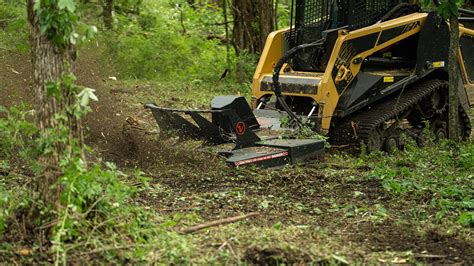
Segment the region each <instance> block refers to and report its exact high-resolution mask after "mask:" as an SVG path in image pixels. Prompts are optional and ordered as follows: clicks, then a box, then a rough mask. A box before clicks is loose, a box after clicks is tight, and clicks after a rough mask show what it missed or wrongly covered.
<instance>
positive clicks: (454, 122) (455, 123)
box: [448, 16, 460, 140]
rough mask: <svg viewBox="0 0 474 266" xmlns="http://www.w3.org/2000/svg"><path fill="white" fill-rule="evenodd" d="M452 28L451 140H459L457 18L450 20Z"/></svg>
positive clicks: (450, 55) (450, 62)
mask: <svg viewBox="0 0 474 266" xmlns="http://www.w3.org/2000/svg"><path fill="white" fill-rule="evenodd" d="M449 24H450V28H451V33H450V48H449V50H450V52H449V114H448V116H449V118H448V121H449V122H448V124H449V125H448V128H449V134H448V135H449V138H450V139H452V140H459V136H460V132H459V103H458V87H459V82H460V78H459V64H458V60H459V58H458V55H459V53H458V51H459V20H458V18H457V17H456V16H451V18H450V19H449Z"/></svg>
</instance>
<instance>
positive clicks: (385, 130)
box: [331, 80, 471, 152]
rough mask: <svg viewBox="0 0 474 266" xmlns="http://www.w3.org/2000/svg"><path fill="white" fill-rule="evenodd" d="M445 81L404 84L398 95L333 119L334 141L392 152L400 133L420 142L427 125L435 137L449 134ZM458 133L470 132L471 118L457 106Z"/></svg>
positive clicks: (400, 144)
mask: <svg viewBox="0 0 474 266" xmlns="http://www.w3.org/2000/svg"><path fill="white" fill-rule="evenodd" d="M447 93H448V83H447V82H446V81H440V80H426V81H422V82H420V83H417V84H414V85H412V86H410V87H407V88H406V90H405V91H404V92H403V93H402V94H400V95H399V96H394V97H391V98H390V99H388V100H385V101H383V102H380V103H378V104H376V105H373V106H370V107H369V108H367V109H365V110H362V111H360V112H357V113H356V114H354V115H352V116H350V117H347V118H344V119H343V120H341V121H337V122H335V126H334V127H333V128H332V130H331V139H332V141H333V142H335V143H345V144H347V143H350V142H352V143H354V142H355V143H357V142H358V143H364V144H366V145H367V149H368V150H369V151H376V150H384V151H387V152H392V151H394V150H396V149H399V148H402V147H403V138H402V134H405V135H406V136H408V137H413V138H415V139H416V141H417V143H419V144H422V143H423V141H424V139H425V137H424V134H425V128H426V126H429V127H430V129H431V130H432V132H433V134H434V136H436V138H446V137H448V96H447ZM459 132H460V137H461V138H462V139H463V140H467V139H468V138H469V136H470V133H471V124H470V119H469V116H468V114H467V113H466V111H465V110H464V108H463V107H461V106H460V107H459Z"/></svg>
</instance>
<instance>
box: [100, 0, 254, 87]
mask: <svg viewBox="0 0 474 266" xmlns="http://www.w3.org/2000/svg"><path fill="white" fill-rule="evenodd" d="M143 4H144V8H143V12H142V13H141V14H140V16H138V17H135V18H130V17H124V16H117V19H118V21H119V23H118V26H117V29H115V30H114V31H113V32H105V33H104V35H105V37H104V38H103V40H104V42H105V43H106V44H107V49H108V54H109V55H110V57H111V58H112V60H111V62H112V64H113V65H114V66H115V68H116V69H117V70H118V71H119V73H120V77H121V78H125V79H155V80H156V79H158V80H161V81H193V82H202V81H205V82H212V81H214V82H217V81H218V80H219V79H220V78H221V76H223V74H224V73H226V74H225V75H226V78H227V79H230V80H232V81H234V82H235V81H237V80H240V81H242V80H250V79H251V77H252V75H253V71H254V69H255V65H256V62H257V56H255V55H250V54H246V53H244V52H242V53H241V55H240V56H239V57H237V56H236V53H235V51H234V50H233V49H231V51H230V52H229V53H227V51H226V46H225V44H223V42H224V43H225V34H224V27H222V26H218V25H220V24H222V21H223V18H222V10H221V9H220V8H218V7H217V6H213V5H211V4H208V5H205V6H203V7H199V6H198V7H196V8H192V7H190V6H189V5H188V4H187V3H185V1H182V3H177V4H175V5H172V4H171V3H169V2H168V1H145V2H144V3H143ZM229 45H230V44H229ZM237 65H239V68H237ZM226 70H227V71H226ZM228 71H230V74H229V73H228Z"/></svg>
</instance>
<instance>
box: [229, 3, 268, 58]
mask: <svg viewBox="0 0 474 266" xmlns="http://www.w3.org/2000/svg"><path fill="white" fill-rule="evenodd" d="M232 13H233V15H234V32H233V41H234V43H235V45H236V46H237V48H239V49H241V50H247V51H248V52H250V53H260V52H261V51H262V50H263V47H264V45H265V41H266V39H267V36H268V34H270V32H272V31H273V30H274V28H275V19H274V10H273V0H233V1H232Z"/></svg>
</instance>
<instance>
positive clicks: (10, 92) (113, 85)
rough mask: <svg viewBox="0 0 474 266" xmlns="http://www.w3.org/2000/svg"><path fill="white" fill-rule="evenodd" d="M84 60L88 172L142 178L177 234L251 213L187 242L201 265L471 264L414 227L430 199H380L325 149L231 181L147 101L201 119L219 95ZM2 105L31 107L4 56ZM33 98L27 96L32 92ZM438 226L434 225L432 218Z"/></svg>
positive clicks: (15, 58)
mask: <svg viewBox="0 0 474 266" xmlns="http://www.w3.org/2000/svg"><path fill="white" fill-rule="evenodd" d="M92 50H93V49H86V51H84V52H82V53H81V57H80V59H79V62H78V65H77V69H76V74H77V76H78V80H79V83H80V84H81V85H84V86H88V87H91V88H94V89H96V90H97V95H98V97H99V99H100V101H99V102H98V103H94V105H93V111H94V112H93V113H91V114H90V115H89V117H88V118H87V121H86V125H87V127H88V134H87V144H88V145H89V146H91V147H92V148H93V151H94V152H93V153H92V154H90V157H91V160H94V159H95V158H102V159H104V160H106V161H111V162H114V163H115V164H116V165H118V166H119V167H120V168H121V169H123V170H124V171H130V172H132V171H135V170H136V169H139V170H140V171H142V172H143V173H144V176H146V177H149V182H148V183H140V182H137V183H136V184H135V185H136V186H138V187H141V188H142V191H141V193H140V196H139V197H137V198H136V199H135V201H136V202H137V203H139V204H141V205H142V206H144V207H145V208H147V209H150V210H153V211H155V212H156V213H158V214H160V215H162V216H166V217H173V220H174V221H175V222H176V225H175V226H174V227H175V228H182V227H186V226H189V225H193V224H196V223H200V222H206V221H211V220H216V219H221V218H225V217H230V216H235V215H240V214H246V213H250V212H259V213H260V215H259V216H257V217H255V218H251V219H248V220H247V221H244V222H239V223H234V224H231V225H226V226H221V227H215V228H211V229H208V230H203V231H200V232H197V233H195V234H193V235H191V236H190V238H191V239H192V243H195V247H193V248H194V249H195V250H197V251H198V252H196V253H197V254H200V256H202V257H203V258H206V259H209V260H216V261H233V262H248V263H252V264H270V265H272V264H275V265H276V264H278V263H308V262H319V263H346V262H349V263H351V262H365V263H413V262H425V263H436V264H437V263H442V264H444V263H455V264H465V265H471V264H473V263H474V255H473V254H474V242H473V240H472V239H473V237H472V236H473V235H472V234H473V231H472V229H471V228H459V227H456V228H453V227H452V226H451V224H444V223H443V222H440V223H433V222H431V220H430V218H428V219H418V218H417V216H416V209H417V208H418V207H419V208H425V207H426V205H427V204H429V202H430V198H425V199H423V198H419V197H416V196H413V197H398V196H396V195H393V194H390V193H387V191H386V190H385V189H384V187H383V185H382V183H381V181H380V180H377V179H373V178H371V170H372V169H371V167H369V166H366V165H364V163H360V162H359V163H352V162H354V161H357V158H355V157H352V156H350V155H344V154H341V152H340V151H338V150H337V149H331V150H330V151H329V154H328V156H326V157H325V158H323V159H321V160H320V161H315V162H312V163H309V164H307V165H304V166H292V167H285V168H281V169H272V170H255V169H231V168H228V167H227V166H226V165H225V164H224V163H223V162H222V160H221V159H220V158H218V157H216V156H213V155H210V154H205V153H201V152H198V151H197V150H196V147H198V146H199V145H200V143H196V142H192V141H184V142H182V141H180V140H179V139H176V138H161V137H160V135H159V131H158V129H157V126H156V124H155V122H154V121H153V119H152V117H151V115H150V114H149V113H148V112H147V111H146V110H144V109H143V105H144V104H145V103H146V102H148V101H154V102H156V103H158V104H161V105H166V106H177V107H203V106H205V105H206V103H207V102H208V101H210V99H211V98H212V96H213V95H215V94H217V93H219V92H218V91H214V89H213V88H209V89H208V90H205V91H201V92H196V91H193V88H192V87H190V86H189V85H187V84H160V83H157V82H151V81H150V82H148V81H120V80H119V81H115V80H113V79H110V78H109V77H112V76H114V73H113V72H112V71H111V69H109V68H107V67H104V64H103V60H102V59H100V57H99V55H97V54H95V53H94V52H92ZM0 59H1V61H2V63H1V64H0V84H1V91H0V96H1V97H0V105H4V106H12V105H14V104H18V103H20V102H26V103H31V101H32V95H33V93H32V91H31V72H32V70H31V66H30V64H29V57H28V56H26V55H19V54H14V53H10V52H1V53H0ZM28 88H30V89H28ZM427 215H428V216H429V217H434V216H435V213H428V214H427Z"/></svg>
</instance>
